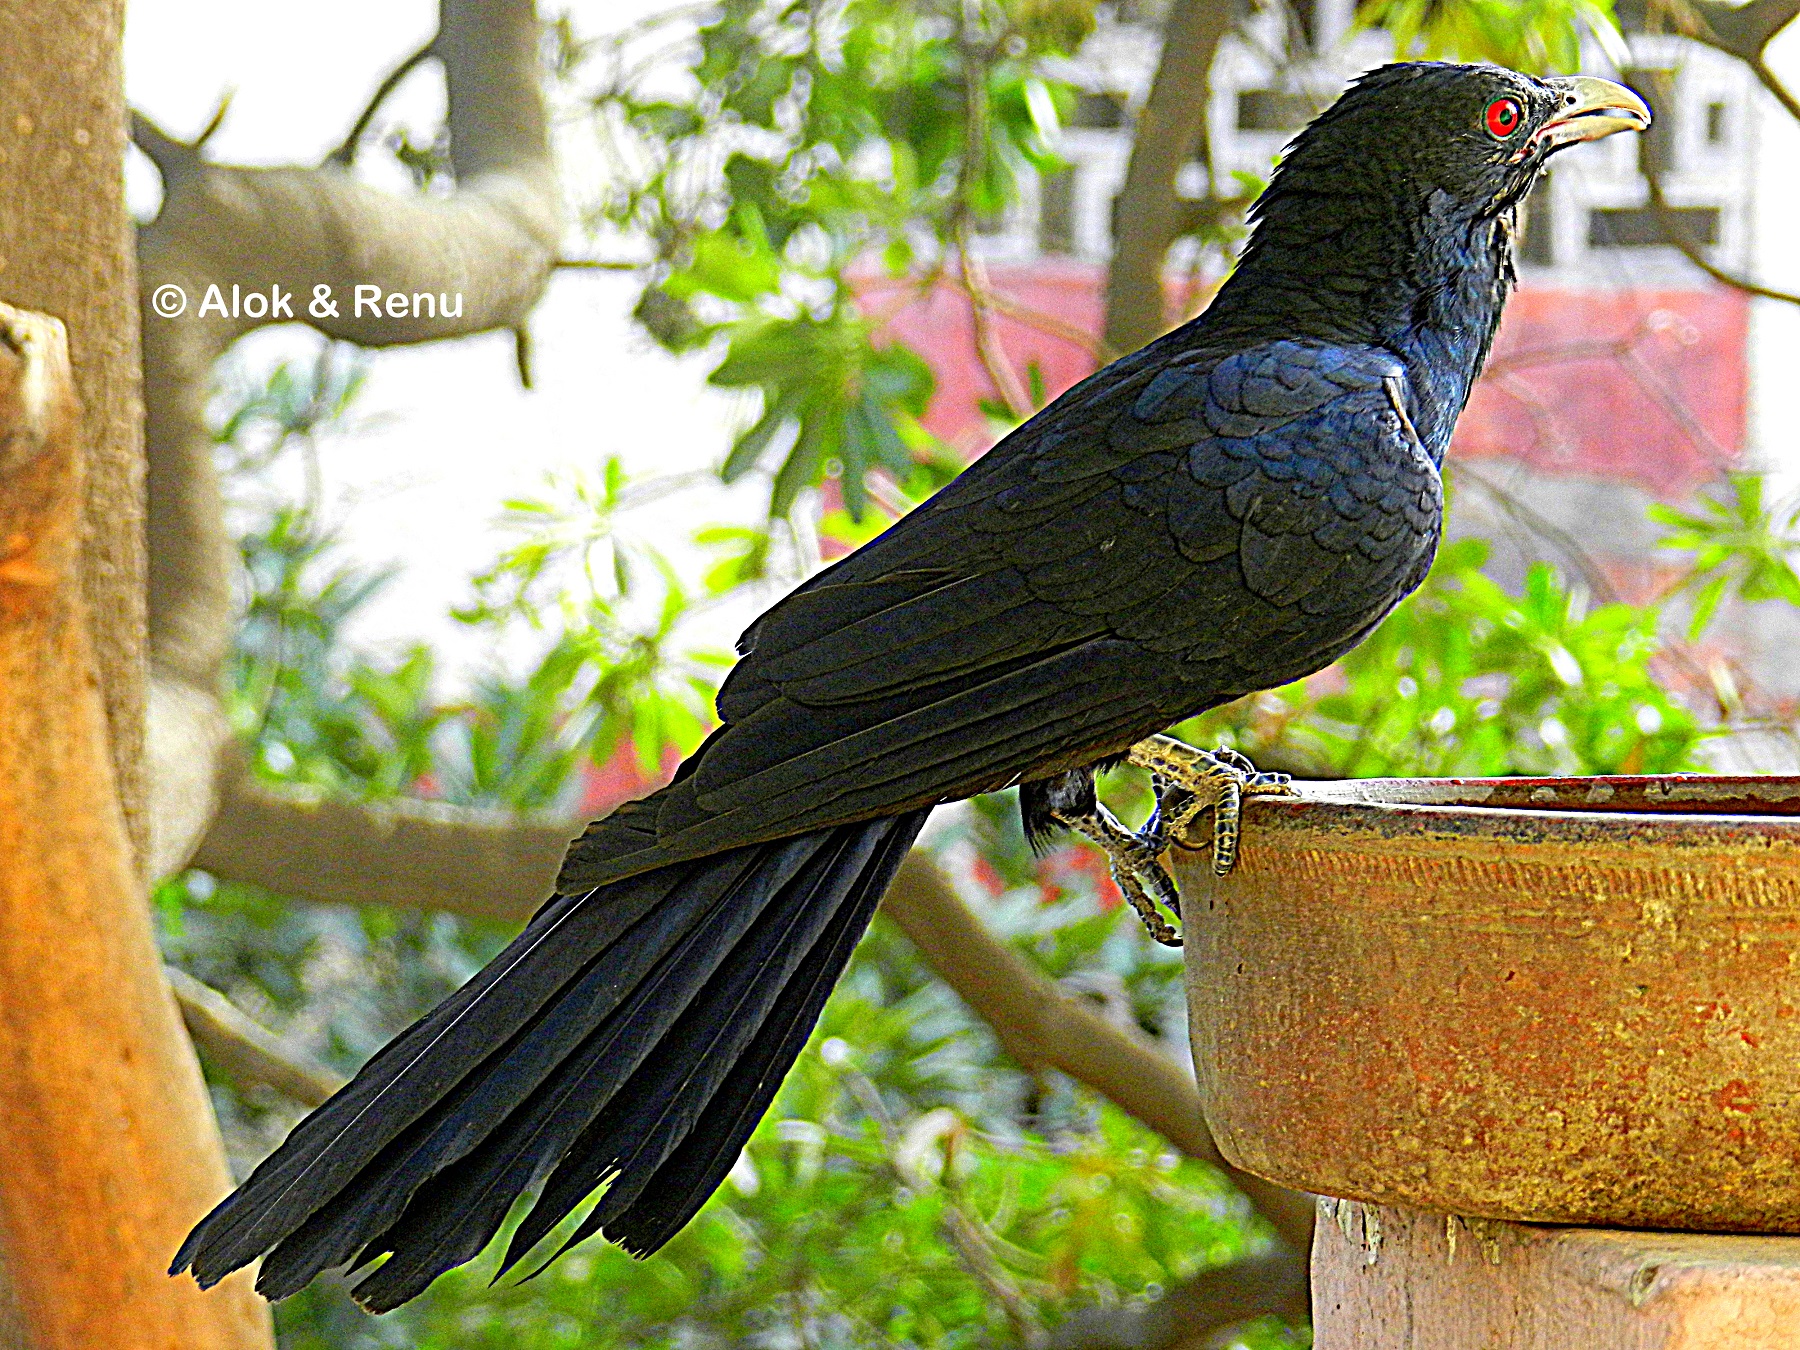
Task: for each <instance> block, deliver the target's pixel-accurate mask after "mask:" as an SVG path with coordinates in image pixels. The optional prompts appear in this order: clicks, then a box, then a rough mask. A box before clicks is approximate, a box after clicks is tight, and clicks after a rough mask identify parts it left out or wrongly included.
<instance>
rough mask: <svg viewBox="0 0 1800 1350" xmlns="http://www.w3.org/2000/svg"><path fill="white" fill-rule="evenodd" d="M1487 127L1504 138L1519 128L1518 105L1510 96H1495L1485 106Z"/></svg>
mask: <svg viewBox="0 0 1800 1350" xmlns="http://www.w3.org/2000/svg"><path fill="white" fill-rule="evenodd" d="M1487 129H1488V130H1489V131H1491V132H1493V133H1494V135H1495V136H1497V137H1499V138H1500V139H1501V140H1505V139H1506V138H1507V137H1508V136H1510V135H1512V134H1513V132H1515V131H1517V130H1518V129H1519V105H1518V103H1517V102H1516V101H1515V100H1513V99H1510V98H1497V99H1495V100H1494V101H1493V102H1492V103H1490V104H1488V107H1487Z"/></svg>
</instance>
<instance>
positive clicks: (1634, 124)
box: [1531, 75, 1650, 150]
mask: <svg viewBox="0 0 1800 1350" xmlns="http://www.w3.org/2000/svg"><path fill="white" fill-rule="evenodd" d="M1544 83H1545V84H1547V85H1549V86H1550V87H1551V88H1552V89H1554V90H1555V91H1556V92H1557V93H1558V95H1560V96H1561V98H1562V106H1561V107H1560V108H1558V109H1557V111H1556V112H1555V114H1554V115H1552V117H1551V118H1550V120H1549V121H1548V122H1546V123H1544V125H1543V126H1541V127H1539V128H1538V129H1537V133H1536V134H1535V135H1534V136H1532V138H1531V140H1532V143H1533V144H1534V145H1544V146H1547V147H1549V148H1550V149H1552V150H1557V149H1561V148H1562V147H1563V146H1565V145H1575V144H1577V143H1579V142H1581V141H1597V140H1599V139H1600V138H1601V137H1602V136H1610V135H1612V134H1613V133H1614V132H1615V131H1648V130H1649V129H1650V109H1649V107H1648V105H1646V104H1645V102H1644V100H1643V99H1641V98H1639V97H1638V96H1637V95H1636V94H1634V93H1632V92H1631V90H1629V89H1627V88H1626V87H1625V86H1624V85H1622V84H1614V83H1613V82H1612V81H1611V80H1601V79H1596V78H1595V77H1594V76H1592V75H1563V76H1558V77H1557V78H1555V79H1550V80H1545V81H1544Z"/></svg>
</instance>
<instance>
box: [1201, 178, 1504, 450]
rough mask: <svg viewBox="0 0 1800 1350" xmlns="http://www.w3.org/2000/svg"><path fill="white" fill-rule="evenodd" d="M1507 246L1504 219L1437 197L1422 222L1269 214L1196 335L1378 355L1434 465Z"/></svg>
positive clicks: (1323, 201) (1352, 201)
mask: <svg viewBox="0 0 1800 1350" xmlns="http://www.w3.org/2000/svg"><path fill="white" fill-rule="evenodd" d="M1512 235H1513V213H1512V212H1511V211H1510V210H1509V211H1505V212H1503V213H1501V214H1499V215H1493V214H1487V215H1471V214H1470V213H1468V212H1466V211H1459V210H1457V209H1456V207H1455V204H1454V203H1453V202H1451V201H1450V200H1449V198H1448V197H1447V195H1446V194H1443V193H1437V194H1435V195H1434V198H1433V200H1432V201H1430V202H1429V203H1427V205H1426V210H1425V211H1424V212H1422V213H1421V212H1420V211H1418V210H1417V209H1416V208H1414V209H1412V210H1399V209H1387V210H1384V209H1382V202H1381V201H1380V200H1379V199H1376V200H1374V201H1371V200H1370V199H1369V198H1367V197H1363V198H1360V199H1358V198H1355V197H1351V196H1337V195H1332V196H1324V195H1308V196H1304V197H1297V198H1295V199H1290V200H1286V201H1281V202H1276V203H1272V204H1271V209H1270V210H1269V211H1268V212H1267V214H1265V216H1264V218H1263V220H1262V221H1261V222H1260V224H1259V225H1258V227H1257V230H1256V234H1255V236H1254V238H1253V239H1252V241H1251V244H1250V246H1249V247H1248V248H1247V249H1246V250H1245V253H1244V256H1243V258H1242V260H1241V261H1240V263H1239V265H1238V268H1237V270H1236V271H1235V272H1234V273H1233V274H1232V276H1231V278H1230V280H1229V281H1227V282H1226V283H1225V285H1224V287H1223V288H1222V289H1221V290H1220V292H1219V294H1218V296H1217V297H1216V298H1215V299H1214V301H1213V303H1212V304H1211V305H1210V306H1209V307H1208V308H1207V310H1206V312H1205V313H1204V314H1202V315H1201V316H1200V318H1199V319H1198V320H1197V321H1196V325H1195V326H1196V329H1198V330H1199V331H1198V332H1197V333H1196V336H1197V337H1201V338H1203V340H1204V341H1205V343H1206V345H1208V346H1215V345H1230V346H1234V347H1236V346H1242V345H1244V344H1245V343H1247V342H1254V341H1268V340H1273V339H1276V338H1295V337H1303V338H1304V337H1312V338H1317V339H1319V340H1320V341H1326V342H1354V343H1364V344H1369V345H1374V346H1380V347H1385V348H1386V349H1388V350H1389V351H1391V352H1393V353H1394V354H1395V355H1396V356H1398V357H1399V358H1400V359H1401V360H1402V361H1403V362H1405V364H1406V367H1407V373H1408V378H1409V382H1410V384H1411V386H1412V390H1413V394H1414V400H1415V403H1416V405H1417V406H1416V407H1415V408H1414V409H1413V410H1412V416H1413V420H1414V424H1415V425H1416V426H1417V427H1418V430H1419V435H1420V438H1421V439H1422V440H1423V441H1424V442H1425V445H1426V447H1427V449H1428V450H1429V451H1430V452H1431V454H1432V457H1433V458H1434V459H1442V457H1443V454H1444V451H1445V450H1446V449H1448V448H1449V443H1450V433H1451V430H1452V429H1453V428H1454V426H1455V424H1456V419H1457V416H1458V415H1459V414H1460V413H1461V412H1462V409H1463V405H1464V404H1465V403H1467V402H1468V398H1469V390H1470V388H1471V386H1472V385H1473V384H1474V382H1475V378H1476V376H1478V375H1479V374H1480V373H1481V367H1482V364H1483V362H1485V361H1486V359H1487V354H1488V349H1489V347H1490V346H1491V345H1492V343H1493V339H1494V331H1495V329H1496V328H1497V327H1498V326H1499V323H1500V311H1501V309H1502V308H1503V307H1504V305H1505V303H1506V297H1507V294H1508V292H1509V291H1510V290H1511V289H1512V284H1513V263H1512Z"/></svg>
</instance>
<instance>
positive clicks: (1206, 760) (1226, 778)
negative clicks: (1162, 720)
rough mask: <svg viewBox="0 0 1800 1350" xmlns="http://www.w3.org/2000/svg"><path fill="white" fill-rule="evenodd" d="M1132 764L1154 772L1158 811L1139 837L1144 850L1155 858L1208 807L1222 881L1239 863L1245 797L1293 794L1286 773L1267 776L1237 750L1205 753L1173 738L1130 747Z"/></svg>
mask: <svg viewBox="0 0 1800 1350" xmlns="http://www.w3.org/2000/svg"><path fill="white" fill-rule="evenodd" d="M1130 759H1131V762H1132V763H1133V764H1136V765H1139V766H1140V767H1142V768H1145V769H1148V770H1150V780H1151V783H1152V785H1153V786H1154V788H1155V790H1156V810H1155V811H1154V812H1152V813H1151V816H1150V819H1149V820H1148V821H1147V822H1146V823H1145V825H1144V828H1143V830H1142V831H1141V832H1140V833H1139V834H1138V835H1137V836H1135V837H1136V838H1137V839H1138V841H1139V843H1140V845H1141V847H1143V848H1144V849H1146V850H1148V851H1150V854H1151V856H1152V857H1155V856H1156V855H1157V854H1160V853H1161V852H1162V851H1163V849H1165V848H1167V847H1168V846H1169V843H1170V842H1171V841H1172V840H1174V839H1175V838H1177V837H1179V836H1180V834H1181V833H1182V831H1184V830H1186V829H1187V827H1188V826H1189V825H1190V824H1191V823H1192V822H1193V820H1194V818H1195V817H1196V816H1198V815H1200V813H1201V812H1203V811H1205V810H1206V809H1207V808H1208V807H1210V808H1212V812H1213V874H1214V875H1215V876H1221V877H1222V876H1224V875H1225V874H1226V873H1228V872H1229V871H1231V869H1232V867H1233V866H1234V865H1236V863H1237V853H1238V835H1239V830H1240V827H1241V815H1242V811H1243V801H1244V798H1245V797H1257V796H1277V797H1279V796H1287V795H1289V794H1291V793H1292V792H1293V790H1294V789H1293V788H1292V787H1291V786H1290V780H1289V778H1288V776H1287V775H1286V774H1285V773H1264V772H1262V771H1261V770H1260V769H1258V768H1257V767H1256V765H1254V764H1252V763H1251V762H1250V761H1249V760H1248V759H1247V758H1245V757H1244V756H1243V755H1241V754H1239V753H1238V752H1237V751H1236V750H1225V749H1220V750H1201V749H1199V748H1198V747H1196V746H1192V745H1188V744H1187V743H1186V742H1184V741H1178V740H1176V739H1175V738H1174V737H1173V736H1152V737H1150V738H1149V739H1148V740H1144V741H1139V742H1138V743H1137V744H1136V745H1134V746H1132V747H1131V753H1130ZM1158 870H1159V871H1161V867H1160V865H1159V866H1158ZM1164 875H1167V874H1166V873H1165V874H1164Z"/></svg>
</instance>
